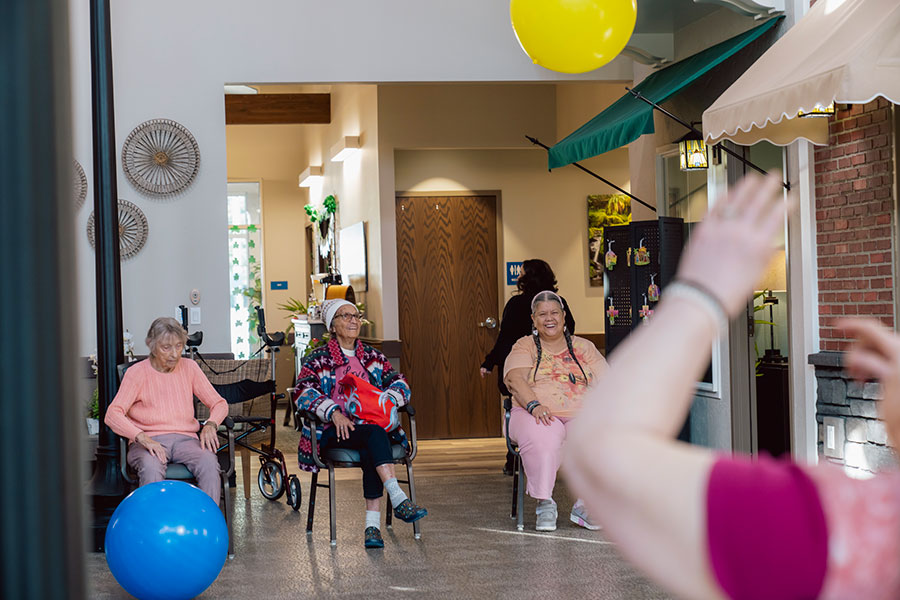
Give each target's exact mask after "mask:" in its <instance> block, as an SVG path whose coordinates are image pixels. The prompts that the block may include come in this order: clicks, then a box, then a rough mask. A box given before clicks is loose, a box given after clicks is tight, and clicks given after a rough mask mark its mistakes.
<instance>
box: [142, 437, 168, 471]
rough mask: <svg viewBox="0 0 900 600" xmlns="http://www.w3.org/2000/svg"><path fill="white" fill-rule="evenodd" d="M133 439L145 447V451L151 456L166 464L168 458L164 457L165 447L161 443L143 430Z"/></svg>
mask: <svg viewBox="0 0 900 600" xmlns="http://www.w3.org/2000/svg"><path fill="white" fill-rule="evenodd" d="M134 441H135V442H137V443H138V444H140V445H141V446H143V447H144V448H146V449H147V452H149V453H150V455H151V456H154V457H156V458H157V459H158V460H159V462H161V463H162V464H166V461H168V458H167V457H166V449H165V448H163V445H162V444H160V443H159V442H157V441H156V440H154V439H153V438H152V437H150V436H149V435H147V434H146V433H144V432H143V431H142V432H141V433H139V434H137V436H136V437H135V438H134Z"/></svg>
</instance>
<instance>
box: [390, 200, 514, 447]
mask: <svg viewBox="0 0 900 600" xmlns="http://www.w3.org/2000/svg"><path fill="white" fill-rule="evenodd" d="M396 209H397V210H396V215H397V271H398V285H399V314H400V339H401V340H402V341H403V349H402V356H401V361H402V365H403V371H404V374H405V375H406V377H407V379H408V381H409V384H410V387H411V388H412V395H413V398H414V399H415V405H416V408H417V413H416V416H417V419H416V421H417V425H418V429H419V437H421V438H423V439H429V438H471V437H490V436H499V435H500V411H499V409H498V402H497V389H496V382H494V381H493V379H492V378H485V379H482V378H481V377H479V376H478V367H479V365H480V364H481V359H482V349H483V348H489V347H491V345H493V343H494V336H495V331H494V330H492V329H490V328H489V326H485V325H484V323H485V322H486V320H487V318H488V317H492V318H493V319H497V318H498V315H497V311H498V306H499V303H498V281H497V271H498V269H497V198H496V196H494V195H470V196H450V195H441V196H415V195H410V196H405V195H398V196H397V200H396Z"/></svg>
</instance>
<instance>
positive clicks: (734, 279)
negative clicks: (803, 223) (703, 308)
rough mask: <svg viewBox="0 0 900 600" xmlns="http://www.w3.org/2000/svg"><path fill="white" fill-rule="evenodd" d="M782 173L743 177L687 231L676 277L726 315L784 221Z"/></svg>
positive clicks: (737, 305) (755, 276)
mask: <svg viewBox="0 0 900 600" xmlns="http://www.w3.org/2000/svg"><path fill="white" fill-rule="evenodd" d="M780 191H781V177H780V175H778V174H775V173H773V174H770V175H769V176H768V177H765V178H763V177H761V176H758V175H756V174H750V175H747V176H746V177H744V179H743V180H741V182H740V183H738V185H737V186H736V187H735V189H734V190H733V191H731V192H730V193H729V194H728V197H727V198H726V199H725V200H723V201H721V202H719V203H717V204H716V205H715V206H714V207H713V208H712V209H711V210H710V212H709V214H708V215H707V217H706V219H704V221H703V222H702V223H701V224H700V225H699V226H698V227H697V228H696V229H695V230H694V231H693V233H692V234H691V242H690V244H688V245H687V247H686V248H685V251H684V254H683V256H682V258H681V263H680V264H679V267H678V274H677V275H676V279H677V280H679V281H682V282H685V283H687V284H689V285H693V286H695V287H697V288H699V289H701V290H702V291H704V292H705V293H707V294H709V295H711V296H713V298H715V299H716V300H717V301H718V302H719V303H720V304H721V307H722V309H723V310H724V311H725V312H726V313H727V316H728V317H734V316H735V315H736V314H737V313H738V312H739V311H740V310H741V309H742V308H743V307H744V305H745V304H746V302H747V298H748V296H749V295H750V293H751V292H752V291H753V285H754V284H756V283H757V281H759V279H760V277H761V276H762V274H763V272H764V270H765V268H766V266H767V265H768V262H769V259H770V258H771V256H772V253H773V252H774V248H773V246H772V242H773V240H774V238H775V234H776V233H777V232H778V230H779V229H780V228H783V227H784V216H785V210H786V204H785V202H784V200H783V199H782V195H781V194H780V193H779V192H780Z"/></svg>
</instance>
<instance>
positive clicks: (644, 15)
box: [634, 0, 722, 33]
mask: <svg viewBox="0 0 900 600" xmlns="http://www.w3.org/2000/svg"><path fill="white" fill-rule="evenodd" d="M721 8H722V7H721V6H716V5H714V4H697V3H695V2H694V1H693V0H638V3H637V24H636V25H635V27H634V31H635V33H674V32H675V31H677V30H678V29H681V28H682V27H684V26H685V25H688V24H690V23H693V22H694V21H696V20H698V19H702V18H703V17H705V16H707V15H709V14H712V13H714V12H716V11H717V10H720V9H721Z"/></svg>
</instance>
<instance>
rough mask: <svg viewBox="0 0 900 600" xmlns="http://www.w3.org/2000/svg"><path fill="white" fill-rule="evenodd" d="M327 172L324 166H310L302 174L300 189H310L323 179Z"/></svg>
mask: <svg viewBox="0 0 900 600" xmlns="http://www.w3.org/2000/svg"><path fill="white" fill-rule="evenodd" d="M324 172H325V170H324V169H323V168H322V165H310V166H308V167H306V169H305V170H304V171H303V172H302V173H300V187H309V186H311V185H312V184H313V183H315V182H316V181H319V180H320V179H322V175H323V173H324Z"/></svg>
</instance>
